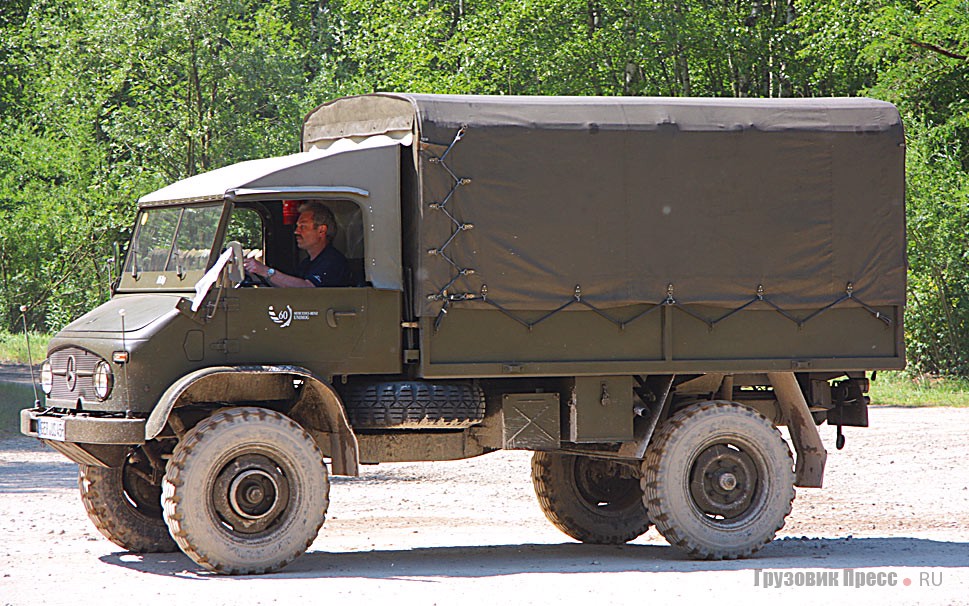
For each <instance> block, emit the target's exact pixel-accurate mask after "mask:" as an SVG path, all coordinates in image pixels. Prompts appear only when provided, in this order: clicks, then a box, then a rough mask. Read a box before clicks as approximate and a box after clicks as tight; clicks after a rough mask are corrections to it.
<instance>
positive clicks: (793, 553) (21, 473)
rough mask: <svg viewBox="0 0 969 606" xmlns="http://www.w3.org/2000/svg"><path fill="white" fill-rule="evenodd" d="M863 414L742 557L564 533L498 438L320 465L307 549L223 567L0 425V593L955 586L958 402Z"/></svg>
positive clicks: (292, 597) (364, 596)
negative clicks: (136, 525)
mask: <svg viewBox="0 0 969 606" xmlns="http://www.w3.org/2000/svg"><path fill="white" fill-rule="evenodd" d="M28 389H29V388H28ZM870 416H871V425H872V427H871V428H868V429H846V434H847V437H848V443H847V447H846V449H845V450H842V451H837V450H835V448H834V444H833V438H834V436H833V433H834V431H833V429H832V428H829V427H822V430H823V434H824V438H825V441H826V445H827V448H828V450H829V453H830V454H829V458H828V471H827V475H826V478H825V485H826V486H825V488H824V489H823V490H817V489H799V490H798V494H797V498H796V500H795V502H794V511H793V513H792V514H791V516H790V517H789V518H788V523H787V525H786V526H785V528H784V529H783V530H782V531H781V533H780V535H779V538H778V540H776V541H774V542H773V543H772V544H770V545H768V546H767V547H766V548H764V549H763V550H762V551H761V552H760V553H759V554H758V555H757V557H755V558H753V559H749V560H742V561H733V562H696V561H691V560H688V559H685V558H684V557H683V556H681V555H680V554H679V553H678V552H676V551H675V550H673V549H672V548H670V547H669V546H668V545H667V543H666V542H665V541H664V540H663V538H662V537H661V536H659V535H658V534H657V533H656V532H655V530H650V531H649V532H648V533H647V534H645V535H644V536H643V537H641V538H639V539H637V540H636V541H635V542H633V543H630V544H628V545H625V546H619V547H617V546H609V547H602V546H591V545H582V544H578V543H575V542H573V541H572V540H571V539H569V538H568V537H566V536H565V535H562V534H560V533H559V532H558V531H557V530H556V529H555V528H554V527H552V526H551V524H549V523H548V522H546V520H545V518H544V517H543V515H542V513H541V511H540V510H539V508H538V504H537V503H536V501H535V497H534V494H533V492H532V488H531V482H530V480H529V457H530V455H529V453H524V452H502V453H495V454H491V455H486V456H484V457H480V458H477V459H471V460H467V461H457V462H442V463H426V464H393V465H390V464H388V465H381V466H376V467H366V468H365V469H364V474H363V475H362V476H361V477H359V478H334V481H333V486H332V488H331V494H330V496H331V507H330V511H329V514H328V518H327V522H326V524H325V525H324V527H323V530H322V531H321V533H320V535H319V538H318V539H317V541H316V542H315V543H314V544H313V545H312V547H311V548H310V550H309V552H308V553H307V554H306V555H304V556H303V557H302V558H300V559H298V560H296V562H294V563H293V564H291V565H290V566H289V567H288V568H286V569H285V570H283V571H282V572H280V573H277V574H272V575H266V576H262V577H237V578H227V577H219V576H214V575H210V574H207V573H204V572H202V571H201V570H200V569H199V568H198V567H197V566H196V565H195V564H194V563H193V562H192V561H191V560H189V559H188V558H187V557H185V556H183V555H181V554H167V555H145V556H140V555H135V554H130V553H126V552H123V551H121V550H120V549H119V548H118V547H116V546H115V545H114V544H112V543H110V542H108V541H107V540H106V539H104V538H102V537H101V535H100V534H99V533H98V532H97V531H96V530H95V529H94V527H93V525H92V524H91V523H90V522H89V521H88V519H87V517H86V515H85V513H84V509H83V507H82V505H81V502H80V500H79V498H78V496H77V486H76V483H77V480H76V474H77V468H76V466H75V465H74V464H72V463H70V462H69V461H67V460H66V459H64V458H62V457H61V456H60V455H58V454H56V453H54V452H53V451H50V450H48V449H45V448H44V447H42V446H41V445H39V444H38V443H36V442H34V441H31V440H27V439H25V438H20V437H16V435H15V434H13V433H11V428H9V427H8V428H4V431H5V433H0V436H2V437H0V604H3V605H18V606H19V605H28V604H30V605H33V604H71V605H76V604H99V605H105V606H107V605H114V604H126V605H130V604H140V603H153V604H206V605H207V606H213V605H217V604H234V605H236V604H238V605H242V604H245V605H249V604H294V603H299V602H305V603H307V604H340V605H341V606H342V605H344V604H368V605H369V604H388V603H394V604H462V605H464V604H468V605H471V604H489V605H497V604H526V605H527V604H535V605H538V604H541V605H549V604H555V603H558V602H561V603H567V604H577V603H582V602H583V601H588V602H593V601H594V603H596V604H618V603H637V604H648V603H650V602H654V603H655V602H658V601H660V600H662V601H668V600H669V599H671V598H672V599H673V600H675V601H677V602H679V601H683V600H688V601H690V602H693V603H717V604H740V603H744V604H750V603H755V604H757V603H774V604H777V603H778V600H779V599H783V600H784V601H785V604H791V603H794V604H797V603H805V604H807V603H811V604H818V603H825V602H842V601H850V602H851V603H852V605H853V606H854V605H855V604H880V605H883V604H969V466H967V464H966V461H967V456H966V455H967V454H969V448H967V438H966V435H967V433H969V409H946V408H927V409H902V408H878V407H875V408H873V409H872V410H871V415H870ZM821 582H824V583H825V585H824V586H819V583H821ZM834 583H837V584H836V585H833V584H834ZM879 583H881V584H880V585H879ZM777 584H780V585H781V586H780V587H776V586H771V585H777ZM859 585H861V586H859Z"/></svg>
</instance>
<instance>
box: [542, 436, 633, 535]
mask: <svg viewBox="0 0 969 606" xmlns="http://www.w3.org/2000/svg"><path fill="white" fill-rule="evenodd" d="M532 483H533V484H534V486H535V494H536V496H537V497H538V503H539V505H541V507H542V511H543V512H544V513H545V517H547V518H548V519H549V521H550V522H552V524H554V525H555V527H556V528H558V529H559V530H561V531H562V532H564V533H565V534H567V535H569V536H570V537H572V538H574V539H578V540H579V541H582V542H583V543H599V544H620V543H626V542H627V541H631V540H633V539H635V538H636V537H638V536H639V535H641V534H643V533H644V532H646V531H647V530H648V529H649V526H650V521H649V516H648V515H647V513H646V507H645V505H644V503H643V492H642V489H641V488H640V482H639V470H638V469H637V468H636V467H635V466H633V465H627V464H625V463H622V462H620V461H609V460H606V459H594V458H592V457H586V456H582V455H571V454H560V453H548V452H536V453H535V454H534V455H533V456H532Z"/></svg>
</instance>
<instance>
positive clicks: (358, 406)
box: [341, 381, 485, 429]
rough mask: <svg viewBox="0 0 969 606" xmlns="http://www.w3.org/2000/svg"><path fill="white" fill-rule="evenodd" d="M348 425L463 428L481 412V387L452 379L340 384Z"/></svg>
mask: <svg viewBox="0 0 969 606" xmlns="http://www.w3.org/2000/svg"><path fill="white" fill-rule="evenodd" d="M341 392H342V393H341V395H342V397H343V403H344V407H345V408H346V411H347V417H348V419H349V420H350V425H352V426H353V427H355V428H368V429H435V428H439V429H466V428H468V427H471V426H472V425H475V424H476V423H480V422H481V420H482V419H484V416H485V395H484V391H483V390H482V389H481V388H480V387H478V386H477V385H474V384H472V383H466V382H456V381H449V382H444V381H438V382H429V381H381V382H376V383H356V384H350V385H347V386H346V387H343V388H341Z"/></svg>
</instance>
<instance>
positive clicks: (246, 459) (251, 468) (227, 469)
mask: <svg viewBox="0 0 969 606" xmlns="http://www.w3.org/2000/svg"><path fill="white" fill-rule="evenodd" d="M286 476H287V474H286V471H285V469H284V468H283V467H281V466H280V465H279V464H278V463H277V462H275V461H273V460H272V459H270V458H269V457H267V456H265V455H262V454H245V455H242V456H238V457H236V458H234V459H232V460H231V461H229V463H228V464H227V465H225V466H224V467H223V468H222V470H221V471H220V472H219V474H218V476H217V477H216V480H215V485H214V487H213V491H212V498H213V506H214V508H215V511H216V512H217V513H218V515H219V517H220V518H221V520H222V522H223V524H224V525H225V526H226V527H227V528H228V529H229V530H231V531H234V532H238V533H241V534H246V535H252V534H258V533H261V532H265V531H267V530H271V529H272V528H273V527H275V526H276V525H277V524H278V523H280V522H281V521H282V520H283V518H284V517H285V513H286V510H287V508H288V507H289V501H290V496H291V495H290V485H289V480H288V479H287V477H286Z"/></svg>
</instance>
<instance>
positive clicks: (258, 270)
mask: <svg viewBox="0 0 969 606" xmlns="http://www.w3.org/2000/svg"><path fill="white" fill-rule="evenodd" d="M242 266H243V267H245V268H246V271H247V272H249V273H251V274H253V275H256V276H260V277H263V278H265V277H266V273H267V272H268V271H269V266H268V265H266V264H265V263H260V262H259V261H256V260H255V259H246V260H245V262H243V264H242Z"/></svg>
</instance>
